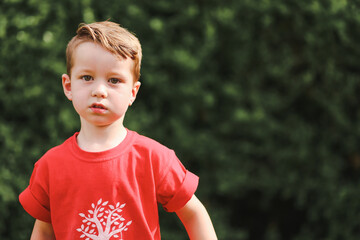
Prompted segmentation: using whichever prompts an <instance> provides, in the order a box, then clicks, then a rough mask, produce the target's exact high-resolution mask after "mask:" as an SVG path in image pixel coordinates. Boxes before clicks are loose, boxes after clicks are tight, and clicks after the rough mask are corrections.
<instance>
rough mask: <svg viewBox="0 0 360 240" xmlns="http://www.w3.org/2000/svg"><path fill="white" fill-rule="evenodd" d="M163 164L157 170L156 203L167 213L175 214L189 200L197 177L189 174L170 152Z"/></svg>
mask: <svg viewBox="0 0 360 240" xmlns="http://www.w3.org/2000/svg"><path fill="white" fill-rule="evenodd" d="M166 155H167V159H164V162H165V163H164V164H163V165H162V167H161V168H160V169H159V178H158V183H157V187H156V189H157V190H156V194H157V199H158V202H159V203H161V204H162V206H163V208H164V209H165V210H166V211H168V212H175V211H177V210H179V209H181V208H182V207H184V206H185V204H186V203H187V202H188V201H189V200H190V199H191V197H192V196H193V195H194V193H195V191H196V188H197V186H198V183H199V178H198V176H196V175H194V174H193V173H191V172H189V171H188V170H186V169H185V167H184V166H183V165H182V163H181V162H180V160H179V159H178V158H177V157H176V155H175V153H174V151H170V152H169V154H166Z"/></svg>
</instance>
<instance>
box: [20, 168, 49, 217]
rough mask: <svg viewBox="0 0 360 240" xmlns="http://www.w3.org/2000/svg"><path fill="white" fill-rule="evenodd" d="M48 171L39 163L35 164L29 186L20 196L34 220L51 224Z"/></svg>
mask: <svg viewBox="0 0 360 240" xmlns="http://www.w3.org/2000/svg"><path fill="white" fill-rule="evenodd" d="M48 189H49V188H48V171H47V168H46V166H41V165H40V164H39V162H37V163H36V164H35V167H34V170H33V173H32V175H31V178H30V184H29V186H28V187H27V188H26V189H25V190H24V191H23V192H22V193H21V194H20V196H19V201H20V203H21V205H22V206H23V208H24V209H25V210H26V211H27V212H28V213H29V214H30V215H31V216H32V217H34V218H36V219H39V220H41V221H44V222H48V223H50V222H51V215H50V203H49V192H48Z"/></svg>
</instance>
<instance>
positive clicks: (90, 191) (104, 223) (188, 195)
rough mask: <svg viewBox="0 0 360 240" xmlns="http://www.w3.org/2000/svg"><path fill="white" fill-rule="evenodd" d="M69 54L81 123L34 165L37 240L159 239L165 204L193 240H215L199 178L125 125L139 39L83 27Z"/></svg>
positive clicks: (29, 196) (30, 190) (24, 197)
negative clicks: (198, 190)
mask: <svg viewBox="0 0 360 240" xmlns="http://www.w3.org/2000/svg"><path fill="white" fill-rule="evenodd" d="M66 55H67V74H63V76H62V85H63V88H64V93H65V95H66V97H67V98H68V99H69V100H70V101H72V103H73V106H74V108H75V110H76V112H77V113H78V114H79V116H80V122H81V128H80V131H79V132H78V133H75V134H74V135H73V136H72V137H70V138H69V139H68V140H66V141H65V142H64V143H63V144H61V145H59V146H57V147H54V148H52V149H51V150H49V151H48V152H47V153H46V154H45V155H44V156H43V157H42V158H41V159H40V160H39V161H38V162H37V163H36V164H35V167H34V171H33V173H32V176H31V179H30V184H29V186H28V187H27V188H26V189H25V190H24V191H23V192H22V193H21V194H20V197H19V199H20V202H21V204H22V206H23V207H24V209H25V210H26V211H27V212H28V213H29V214H30V215H32V216H33V217H34V218H36V221H35V225H34V229H33V233H32V235H31V239H36V240H39V239H55V238H56V239H60V240H61V239H65V240H70V239H98V240H100V239H101V240H105V239H124V240H126V239H136V240H139V239H160V229H159V220H158V209H157V203H161V204H162V205H163V207H164V208H165V210H167V211H169V212H176V214H177V215H178V217H179V218H180V220H181V221H182V222H183V224H184V226H185V228H186V230H187V232H188V235H189V237H190V239H216V234H215V231H214V228H213V226H212V223H211V220H210V217H209V215H208V214H207V212H206V209H205V208H204V206H203V205H202V204H201V202H200V201H199V200H198V199H197V198H196V197H195V195H194V192H195V190H196V188H197V185H198V177H197V176H195V175H194V174H192V173H190V172H189V171H187V170H186V169H185V168H184V167H183V165H182V164H181V163H180V161H179V160H178V159H177V157H176V155H175V153H174V152H173V151H172V150H170V149H168V148H166V147H165V146H163V145H161V144H159V143H158V142H156V141H154V140H151V139H149V138H146V137H144V136H141V135H139V134H137V133H136V132H133V131H130V130H128V129H126V128H125V127H124V125H123V120H124V116H125V113H126V111H127V109H128V107H129V106H131V105H132V103H133V102H134V101H135V98H136V95H137V93H138V91H139V88H140V82H139V81H138V80H139V76H140V64H141V57H142V53H141V46H140V43H139V41H138V39H137V38H136V37H135V36H134V35H132V34H131V33H129V32H128V31H127V30H126V29H124V28H122V27H120V26H119V25H118V24H115V23H112V22H109V21H106V22H97V23H92V24H88V25H80V27H79V29H78V30H77V35H76V36H75V37H74V38H73V39H72V40H71V41H70V42H69V44H68V46H67V49H66Z"/></svg>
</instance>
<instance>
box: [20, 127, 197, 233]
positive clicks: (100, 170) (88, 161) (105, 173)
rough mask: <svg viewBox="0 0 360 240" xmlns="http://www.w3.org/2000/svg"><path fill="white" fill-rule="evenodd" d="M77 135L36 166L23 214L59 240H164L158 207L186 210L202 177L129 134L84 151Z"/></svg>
mask: <svg viewBox="0 0 360 240" xmlns="http://www.w3.org/2000/svg"><path fill="white" fill-rule="evenodd" d="M76 136H77V133H76V134H75V135H74V136H72V137H70V138H69V139H68V140H66V141H65V142H64V143H63V144H61V145H59V146H57V147H55V148H52V149H51V150H49V151H48V152H47V153H46V154H45V155H44V156H43V157H42V158H41V159H40V160H39V161H38V162H36V163H35V167H34V171H33V173H32V176H31V179H30V184H29V186H28V187H27V188H26V189H25V190H24V191H23V192H22V193H21V194H20V197H19V199H20V202H21V204H22V206H23V207H24V209H25V210H26V211H27V212H28V213H29V214H30V215H31V216H33V217H34V218H36V219H39V220H42V221H45V222H49V223H51V224H52V226H53V229H54V232H55V236H56V239H59V240H62V239H66V240H67V239H109V240H110V239H124V240H128V239H136V240H138V239H160V228H159V217H158V208H157V203H161V204H162V206H163V207H164V208H165V210H166V211H169V212H174V211H176V210H178V209H180V208H182V207H183V206H184V205H185V204H186V203H187V202H188V201H189V200H190V198H191V197H192V195H193V194H194V192H195V190H196V188H197V185H198V177H197V176H196V175H194V174H192V173H191V172H189V171H187V170H186V169H185V168H184V166H183V165H182V164H181V162H180V161H179V160H178V158H177V157H176V155H175V153H174V151H172V150H170V149H168V148H166V147H165V146H163V145H161V144H160V143H158V142H156V141H154V140H151V139H149V138H147V137H144V136H141V135H139V134H137V133H136V132H133V131H129V130H128V131H127V136H126V138H125V139H124V140H123V141H122V142H121V143H120V144H119V145H118V146H117V147H115V148H113V149H110V150H107V151H103V152H85V151H83V150H82V149H80V148H79V146H78V145H77V142H76Z"/></svg>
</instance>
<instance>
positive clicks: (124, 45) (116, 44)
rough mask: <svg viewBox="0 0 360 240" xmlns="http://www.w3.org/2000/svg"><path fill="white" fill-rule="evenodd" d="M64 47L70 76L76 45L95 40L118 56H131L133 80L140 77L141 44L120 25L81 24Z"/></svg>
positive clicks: (106, 22)
mask: <svg viewBox="0 0 360 240" xmlns="http://www.w3.org/2000/svg"><path fill="white" fill-rule="evenodd" d="M76 33H77V34H76V36H75V37H73V38H72V39H71V41H70V42H69V43H68V46H67V48H66V63H67V66H66V67H67V74H68V75H69V76H71V69H72V67H73V65H74V62H73V55H74V52H75V49H76V47H77V46H78V45H79V44H81V43H83V42H89V41H90V42H95V43H97V44H100V45H101V46H102V47H104V48H105V49H107V50H108V51H110V52H111V53H113V54H114V55H116V56H117V57H119V58H124V59H125V58H128V57H129V58H131V59H132V60H133V61H134V67H133V74H134V81H138V80H139V78H140V66H141V58H142V52H141V45H140V42H139V40H138V39H137V38H136V37H135V36H134V35H133V34H132V33H130V32H129V31H128V30H126V29H125V28H122V27H120V25H118V24H116V23H113V22H109V21H105V22H95V23H91V24H81V25H80V26H79V28H78V30H77V31H76Z"/></svg>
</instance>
